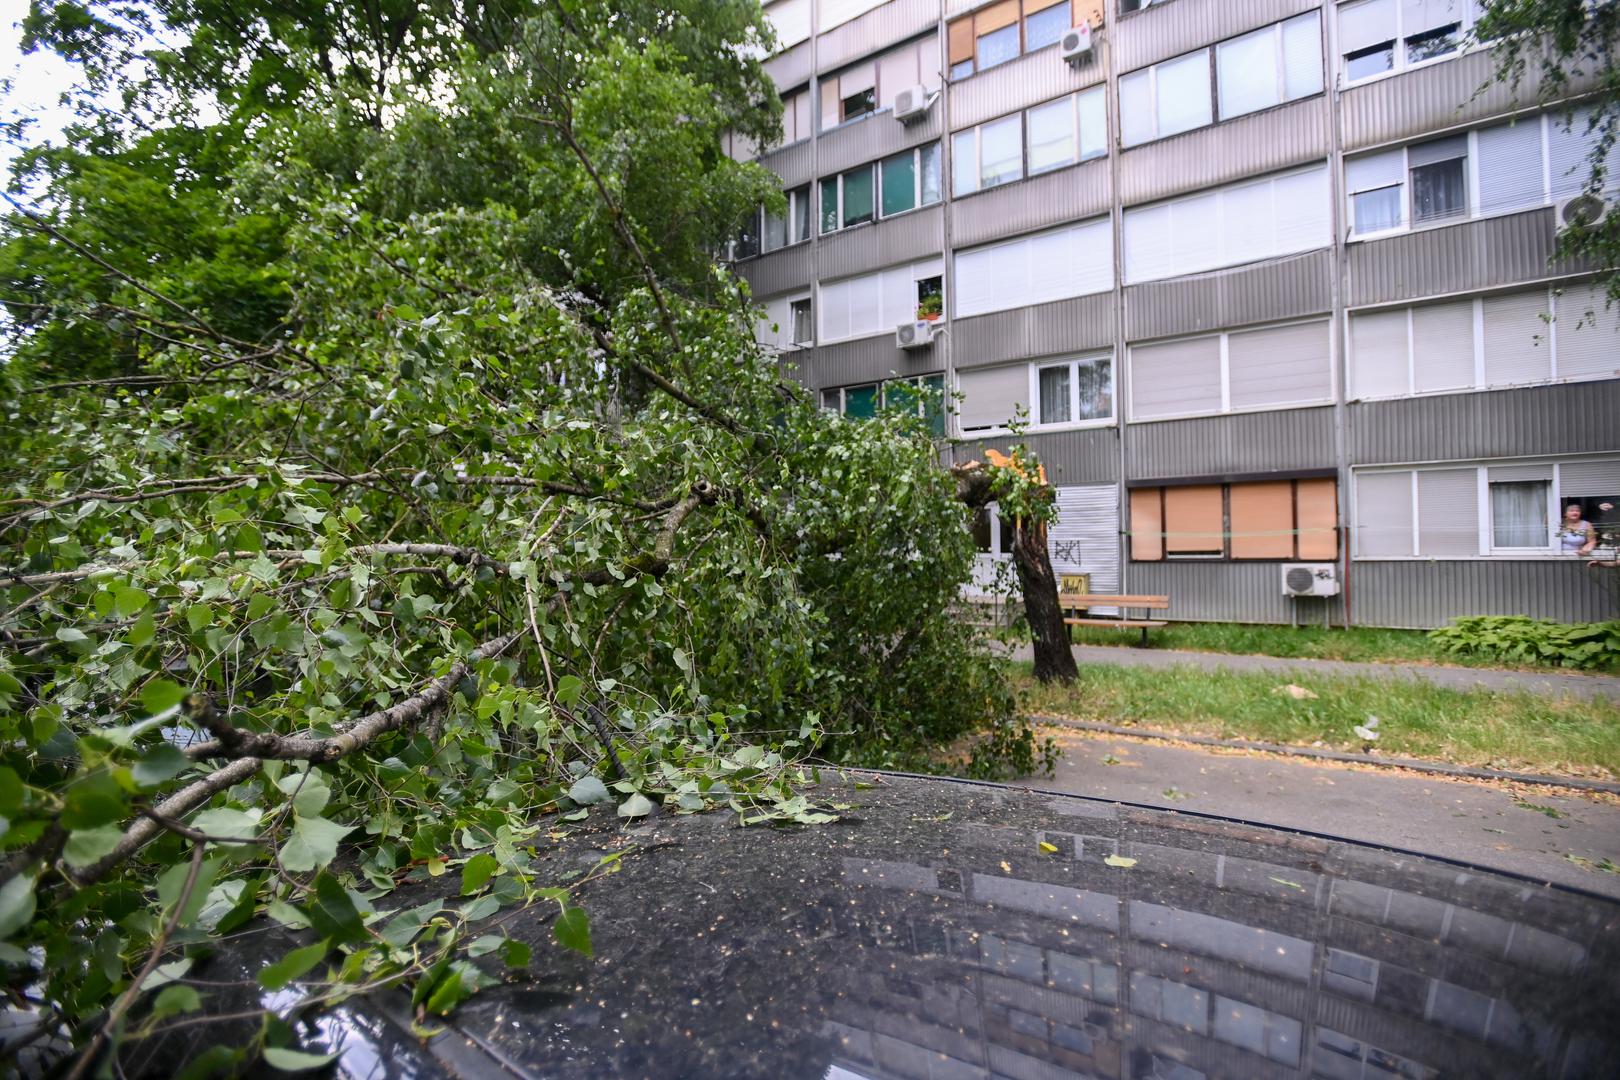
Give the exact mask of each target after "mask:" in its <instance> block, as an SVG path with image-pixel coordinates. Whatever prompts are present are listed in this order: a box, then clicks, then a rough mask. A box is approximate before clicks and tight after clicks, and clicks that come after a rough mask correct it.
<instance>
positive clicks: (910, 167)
mask: <svg viewBox="0 0 1620 1080" xmlns="http://www.w3.org/2000/svg"><path fill="white" fill-rule="evenodd" d="M915 205H917V166H916V155H915V154H913V152H912V151H910V150H907V151H906V152H905V153H903V154H896V155H895V156H894V157H891V158H885V159H884V161H883V216H884V217H888V216H889V215H890V214H899V213H904V212H905V211H907V210H910V209H911V208H912V207H913V206H915Z"/></svg>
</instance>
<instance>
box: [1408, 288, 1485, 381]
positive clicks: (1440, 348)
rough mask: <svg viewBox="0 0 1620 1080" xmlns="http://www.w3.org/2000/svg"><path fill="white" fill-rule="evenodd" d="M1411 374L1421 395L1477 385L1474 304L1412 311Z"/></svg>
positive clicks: (1469, 302) (1437, 305) (1414, 309)
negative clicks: (1475, 378) (1475, 380)
mask: <svg viewBox="0 0 1620 1080" xmlns="http://www.w3.org/2000/svg"><path fill="white" fill-rule="evenodd" d="M1412 357H1413V364H1414V365H1415V367H1414V370H1413V372H1412V378H1413V382H1414V386H1415V388H1416V390H1417V392H1418V393H1420V394H1421V393H1428V392H1430V391H1433V390H1461V389H1467V388H1469V387H1472V386H1473V385H1474V302H1473V301H1472V300H1458V301H1454V302H1452V303H1449V304H1431V305H1427V306H1425V307H1417V308H1413V309H1412Z"/></svg>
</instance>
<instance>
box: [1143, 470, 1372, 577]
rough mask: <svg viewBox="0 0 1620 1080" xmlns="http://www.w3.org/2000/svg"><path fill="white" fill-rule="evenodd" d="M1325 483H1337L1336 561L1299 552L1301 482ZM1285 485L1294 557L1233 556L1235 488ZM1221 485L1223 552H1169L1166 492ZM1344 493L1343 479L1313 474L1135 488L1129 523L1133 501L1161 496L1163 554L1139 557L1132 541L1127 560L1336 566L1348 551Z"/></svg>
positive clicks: (1334, 493) (1190, 482) (1334, 557)
mask: <svg viewBox="0 0 1620 1080" xmlns="http://www.w3.org/2000/svg"><path fill="white" fill-rule="evenodd" d="M1321 480H1331V481H1332V482H1333V545H1334V554H1333V557H1332V558H1317V557H1307V556H1303V555H1301V554H1300V553H1299V550H1300V531H1301V530H1300V516H1299V511H1300V501H1299V485H1300V484H1301V483H1310V482H1316V481H1321ZM1282 483H1286V484H1288V485H1290V497H1291V499H1292V503H1293V506H1292V518H1293V530H1292V537H1291V539H1292V541H1293V553H1292V554H1290V555H1233V554H1232V488H1234V487H1241V486H1244V485H1248V484H1282ZM1217 486H1218V487H1219V488H1220V489H1221V545H1220V546H1221V550H1220V551H1219V552H1191V551H1177V552H1172V551H1170V550H1169V544H1168V542H1167V537H1166V535H1165V534H1164V522H1165V513H1166V508H1167V502H1168V499H1167V496H1166V492H1168V491H1169V490H1170V489H1172V488H1186V487H1217ZM1343 490H1344V485H1343V483H1342V482H1341V480H1340V478H1339V477H1338V476H1337V475H1326V476H1322V475H1312V476H1288V475H1283V476H1269V477H1258V476H1257V477H1250V478H1248V479H1243V480H1191V481H1188V482H1185V483H1177V484H1165V483H1159V484H1152V483H1149V484H1143V485H1141V486H1140V487H1132V488H1130V489H1129V492H1128V494H1129V498H1128V499H1127V502H1126V509H1125V513H1124V515H1123V516H1124V518H1125V520H1126V521H1131V520H1133V513H1134V511H1133V510H1132V509H1131V502H1132V501H1133V500H1135V499H1136V498H1137V497H1138V496H1142V495H1147V494H1148V493H1150V492H1152V493H1155V494H1157V496H1158V504H1159V514H1158V520H1159V526H1160V530H1161V531H1160V536H1159V544H1158V546H1159V554H1158V556H1157V557H1150V558H1141V557H1138V556H1137V554H1136V547H1135V545H1134V544H1133V543H1129V542H1128V543H1127V544H1126V549H1127V551H1126V554H1127V558H1128V561H1130V562H1133V563H1147V562H1191V563H1211V562H1220V563H1277V564H1282V563H1296V562H1310V563H1327V562H1332V563H1336V562H1338V561H1339V560H1340V559H1342V558H1343V557H1344V551H1345V537H1344V531H1345V521H1344V518H1345V515H1344V513H1343V509H1342V506H1343V504H1342V500H1341V499H1340V496H1341V494H1342V493H1343ZM1129 535H1130V534H1129V533H1127V536H1129Z"/></svg>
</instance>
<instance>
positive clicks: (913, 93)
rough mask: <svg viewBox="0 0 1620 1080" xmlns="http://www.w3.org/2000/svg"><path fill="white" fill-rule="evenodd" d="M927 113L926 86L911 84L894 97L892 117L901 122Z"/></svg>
mask: <svg viewBox="0 0 1620 1080" xmlns="http://www.w3.org/2000/svg"><path fill="white" fill-rule="evenodd" d="M926 115H928V87H926V86H911V87H907V88H906V89H904V90H902V91H900V93H898V94H896V95H895V98H894V118H895V119H896V120H898V121H900V122H901V123H902V124H904V123H908V122H910V121H912V120H915V119H917V118H918V117H920V116H926Z"/></svg>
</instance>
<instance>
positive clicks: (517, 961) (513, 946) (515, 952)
mask: <svg viewBox="0 0 1620 1080" xmlns="http://www.w3.org/2000/svg"><path fill="white" fill-rule="evenodd" d="M532 954H533V950H532V949H530V948H529V943H528V942H526V941H519V940H518V939H517V938H507V939H506V940H505V941H504V942H502V943H501V959H502V960H504V961H506V966H507V967H514V968H520V967H528V966H529V959H530V957H531V956H532Z"/></svg>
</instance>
